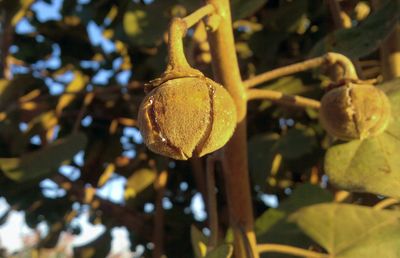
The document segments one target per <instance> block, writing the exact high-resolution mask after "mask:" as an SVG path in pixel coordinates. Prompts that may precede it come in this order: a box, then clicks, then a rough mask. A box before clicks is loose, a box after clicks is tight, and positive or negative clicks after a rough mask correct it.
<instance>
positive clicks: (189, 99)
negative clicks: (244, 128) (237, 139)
mask: <svg viewBox="0 0 400 258" xmlns="http://www.w3.org/2000/svg"><path fill="white" fill-rule="evenodd" d="M138 126H139V129H140V131H141V133H142V136H143V138H144V142H145V144H146V145H147V147H148V148H149V149H150V150H152V151H153V152H156V153H158V154H161V155H164V156H168V157H171V158H173V159H178V160H186V159H188V158H190V157H192V156H196V157H201V156H203V155H205V154H207V153H210V152H213V151H215V150H217V149H219V148H221V147H222V146H224V145H225V144H226V142H227V141H228V140H229V138H230V137H231V136H232V134H233V131H234V129H235V126H236V109H235V105H234V102H233V100H232V98H231V96H230V95H229V93H228V92H227V91H226V90H225V89H224V88H223V87H222V86H221V85H220V84H218V83H216V82H214V81H212V80H211V79H209V78H206V77H204V76H202V77H183V78H175V79H170V80H167V81H165V82H164V83H162V84H161V85H159V86H157V87H156V88H154V89H153V90H152V91H151V92H149V94H148V95H147V96H146V97H145V98H144V100H143V102H142V103H141V106H140V108H139V114H138Z"/></svg>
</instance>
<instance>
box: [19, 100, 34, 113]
mask: <svg viewBox="0 0 400 258" xmlns="http://www.w3.org/2000/svg"><path fill="white" fill-rule="evenodd" d="M36 107H37V104H36V103H35V102H26V103H22V104H21V109H23V110H28V111H30V110H34V109H35V108H36Z"/></svg>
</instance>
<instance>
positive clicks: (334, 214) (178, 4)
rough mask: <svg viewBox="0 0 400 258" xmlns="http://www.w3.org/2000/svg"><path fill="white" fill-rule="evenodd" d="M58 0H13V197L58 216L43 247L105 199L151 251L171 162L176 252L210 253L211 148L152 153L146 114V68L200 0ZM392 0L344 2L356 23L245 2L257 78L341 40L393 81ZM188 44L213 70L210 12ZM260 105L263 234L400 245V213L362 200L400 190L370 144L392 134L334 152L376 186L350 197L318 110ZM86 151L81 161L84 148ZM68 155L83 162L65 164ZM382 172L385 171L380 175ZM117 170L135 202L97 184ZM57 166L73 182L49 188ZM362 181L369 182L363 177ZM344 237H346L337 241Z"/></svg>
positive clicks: (252, 144)
mask: <svg viewBox="0 0 400 258" xmlns="http://www.w3.org/2000/svg"><path fill="white" fill-rule="evenodd" d="M51 2H52V0H37V1H34V0H19V1H11V0H4V1H0V20H1V21H0V22H1V33H2V38H1V56H2V58H1V64H0V65H1V67H0V71H1V74H2V79H1V80H0V169H1V172H2V173H1V174H0V195H1V196H3V197H5V199H6V200H7V202H8V203H9V204H10V206H11V209H14V210H21V211H25V219H26V222H27V223H28V225H29V226H30V227H32V228H36V227H37V225H38V224H39V223H40V222H42V221H44V222H45V223H47V224H48V225H49V227H50V230H49V234H48V236H45V237H44V238H43V239H41V240H40V242H39V243H38V245H37V248H39V249H46V248H47V249H48V248H53V247H55V246H56V244H57V240H58V237H59V235H60V233H61V232H62V231H69V232H73V233H79V229H78V228H75V227H73V226H71V223H70V222H71V219H72V218H73V217H75V216H77V215H79V213H80V212H82V211H81V210H80V209H76V208H73V204H74V203H75V202H78V203H81V204H85V205H88V206H89V207H90V213H91V218H90V220H91V222H92V223H102V224H104V225H105V226H106V227H107V228H108V229H111V228H112V227H115V226H125V227H127V229H128V230H129V233H130V240H131V244H132V245H131V246H132V248H133V249H134V248H135V246H137V245H139V244H141V245H143V246H144V247H145V251H144V256H145V257H148V256H150V255H151V251H152V249H153V247H152V245H150V244H149V242H151V241H152V240H153V230H154V223H153V221H154V217H155V213H156V210H154V209H150V210H149V209H145V207H146V205H148V204H155V202H156V199H157V195H158V194H160V191H159V190H157V189H156V188H155V187H154V185H155V180H156V179H157V178H158V176H159V175H160V173H161V171H164V170H167V171H168V175H169V177H168V181H167V185H166V188H165V191H164V192H162V194H163V204H164V212H165V237H164V243H165V244H164V247H165V253H166V255H167V256H168V257H177V258H179V257H189V256H190V255H191V254H193V255H195V254H196V255H197V256H198V257H200V256H201V255H202V252H201V246H202V243H205V242H206V241H207V240H206V237H205V236H204V235H203V233H202V232H201V231H202V230H203V229H205V228H206V227H207V221H204V220H201V219H198V218H196V217H195V216H194V214H193V210H191V209H190V204H191V202H192V198H193V196H194V195H195V194H196V193H200V194H203V195H204V189H205V188H204V181H205V178H204V171H203V170H204V164H203V163H204V161H203V160H202V159H201V160H192V161H189V162H182V161H174V160H168V159H166V158H164V157H160V156H157V155H155V154H153V153H151V152H149V151H148V150H147V149H146V148H145V146H144V145H143V143H142V140H141V138H140V135H139V133H138V130H137V127H136V120H135V119H136V115H137V112H138V106H139V104H140V101H141V99H142V98H143V96H144V92H143V84H144V82H147V81H149V80H151V79H153V78H156V77H157V76H159V75H160V73H161V72H162V71H163V69H164V68H165V64H166V45H165V32H166V28H167V25H168V21H169V20H170V19H171V17H173V16H184V15H186V14H188V13H190V12H192V11H194V10H195V9H196V8H198V7H199V6H201V4H202V3H201V1H198V0H185V1H183V0H168V1H164V0H154V1H139V0H133V1H132V0H101V1H93V0H92V1H90V0H87V1H82V0H81V1H78V0H64V1H62V5H61V8H60V15H59V17H58V18H56V19H41V18H40V15H39V14H38V13H39V12H40V8H36V7H35V6H37V5H38V3H40V4H46V3H47V4H50V3H51ZM382 2H383V3H382V4H381V8H374V7H373V5H372V3H370V2H369V1H357V0H345V1H341V6H342V8H343V11H344V13H345V14H346V17H347V19H348V20H349V21H350V24H351V25H352V28H351V29H338V28H336V27H335V25H334V22H333V19H332V15H331V13H330V12H329V8H328V7H327V5H326V2H325V1H323V0H295V1H285V0H269V1H267V0H233V1H231V5H232V10H233V20H234V22H233V25H234V30H235V31H234V34H235V38H236V49H237V54H238V57H239V65H240V69H241V72H242V77H243V78H248V77H250V76H252V75H255V74H257V73H261V72H264V71H266V70H270V69H272V68H276V67H280V66H284V65H288V64H292V63H295V62H298V61H301V60H304V59H307V58H309V57H312V56H317V55H321V54H323V53H325V52H327V51H337V52H341V53H343V54H346V55H348V56H349V57H350V58H353V59H359V64H360V66H361V70H362V71H363V75H364V79H370V78H378V79H379V78H380V79H381V73H382V70H381V69H382V67H381V66H380V63H379V61H378V59H379V51H378V48H379V46H380V44H381V42H382V40H383V39H384V38H385V37H386V36H387V35H388V34H389V33H390V31H391V30H392V29H393V28H394V26H395V24H396V23H398V21H399V14H400V9H399V3H398V1H397V0H393V1H382ZM20 23H26V24H28V25H29V26H28V25H27V26H28V27H29V30H28V31H18V30H17V29H16V28H18V24H20ZM90 27H97V28H98V29H99V30H100V31H101V33H102V35H101V37H102V40H101V41H95V40H93V39H92V38H91V37H90V35H89V31H90ZM185 45H186V55H187V57H188V60H189V62H190V63H191V64H192V65H193V66H194V67H196V68H199V69H200V70H202V71H203V72H204V73H205V74H207V75H208V76H209V77H212V71H211V66H210V59H211V56H210V53H209V48H210V47H209V45H208V43H207V40H206V31H205V27H204V26H203V25H202V24H200V25H199V26H196V27H195V28H194V29H192V30H190V32H189V36H188V37H187V38H186V39H185ZM328 74H329V71H324V70H321V71H319V72H305V73H300V74H298V75H294V76H288V77H283V78H280V79H278V80H276V81H273V82H271V83H267V84H264V85H260V86H259V87H260V88H262V89H274V90H278V91H281V92H284V93H287V94H298V95H304V96H307V97H310V98H315V99H319V98H320V97H321V96H322V94H323V93H324V90H325V89H324V88H325V87H326V86H327V85H328V83H329V79H328V76H327V75H328ZM388 85H389V86H388ZM398 86H399V81H394V82H391V84H386V85H384V86H382V87H383V88H385V87H386V88H385V89H387V90H388V91H390V90H391V91H392V93H391V95H390V96H391V99H392V100H393V101H392V103H394V104H393V107H392V108H393V110H395V112H394V119H395V122H393V126H392V127H391V128H392V129H391V130H392V131H393V132H395V135H396V136H398V137H399V138H397V139H396V140H393V138H385V139H383V141H385V143H384V144H383V148H386V149H387V148H390V150H389V151H390V154H389V155H387V157H389V159H393V158H391V157H392V156H393V155H395V153H398V151H397V150H398V149H399V145H398V144H399V143H398V140H399V139H400V135H398V133H397V132H400V131H399V130H398V123H397V114H398V112H397V110H398V107H397V106H398V104H397V105H395V104H396V103H400V102H399V101H396V99H397V98H398V96H399V94H398V93H397V92H396V90H397V88H398ZM248 108H249V111H248V139H249V165H250V176H251V181H252V188H251V189H252V195H253V203H254V212H255V216H256V217H257V220H256V228H255V230H256V234H257V237H258V241H259V242H265V243H280V244H287V245H293V246H298V247H303V248H310V247H311V248H313V249H314V250H317V251H326V252H329V253H330V254H332V255H333V256H332V257H340V258H344V257H397V256H398V253H399V252H400V250H399V246H400V245H399V241H400V233H399V230H398V229H399V220H398V219H399V215H400V213H399V212H398V211H397V210H396V209H395V210H391V211H381V210H375V209H372V208H369V207H364V206H361V205H373V204H375V203H377V202H378V201H379V200H380V199H381V198H382V197H381V196H377V195H374V194H381V195H389V196H394V197H399V196H400V192H399V191H400V190H399V189H400V188H399V187H398V184H399V176H398V173H399V171H400V170H399V169H398V168H399V166H400V164H399V163H398V161H394V160H393V161H389V162H392V163H391V169H392V171H391V173H387V174H385V175H377V174H375V173H377V171H378V170H379V166H380V165H379V160H380V159H379V158H376V157H377V155H378V156H379V155H380V154H381V153H385V151H386V150H381V149H379V147H377V148H378V149H374V146H372V147H371V146H369V145H375V144H377V143H374V142H373V141H376V139H373V140H370V142H364V143H357V142H350V143H336V145H334V147H333V148H330V149H329V150H328V153H327V161H326V164H327V166H326V167H325V168H328V169H329V173H330V175H329V176H330V177H332V178H335V181H337V182H338V183H339V185H340V186H341V187H344V188H346V189H350V190H360V189H362V190H366V191H368V192H372V193H374V194H367V193H355V194H353V195H350V196H349V197H348V198H347V199H346V202H348V203H353V204H340V203H337V201H336V202H335V196H336V200H337V196H338V190H337V188H335V187H334V186H332V185H331V182H330V180H329V178H328V177H327V176H326V175H325V171H324V167H323V164H324V156H325V153H326V151H327V149H328V148H329V146H330V145H331V144H332V139H331V138H330V137H329V136H328V135H326V133H325V132H324V131H323V130H322V128H321V127H320V125H319V123H318V119H317V113H316V112H315V111H313V110H311V109H310V110H308V109H307V110H300V109H297V108H293V107H286V106H276V105H272V104H271V103H270V102H268V101H257V102H251V103H249V106H248ZM384 137H389V136H387V135H386V136H385V135H384V136H382V138H384ZM395 138H396V137H395ZM360 144H361V145H362V146H361V147H359V148H360V149H361V148H363V150H364V151H361V150H360V151H356V154H354V155H356V156H353V155H348V153H350V152H351V151H352V150H349V149H352V148H356V147H354V145H357V146H358V145H360ZM381 147H382V146H381ZM371 149H373V150H374V151H372V150H371ZM77 153H80V155H81V159H77V158H74V156H75V154H77ZM82 154H83V155H82ZM357 155H358V156H357ZM379 157H380V156H379ZM387 157H386V158H387ZM351 158H353V159H358V160H361V161H363V160H364V161H365V160H368V163H367V164H365V166H364V167H361V166H359V163H357V162H355V163H354V162H353V161H351V160H350V161H348V163H351V164H353V166H351V165H346V164H347V163H344V161H343V159H351ZM369 161H371V162H369ZM374 161H376V162H375V163H374ZM352 162H353V163H352ZM343 166H345V167H343ZM63 168H64V169H63ZM65 168H68V171H72V172H71V173H65V172H63V171H65ZM217 172H218V171H217ZM374 174H375V177H374V178H373V179H371V178H370V177H369V175H374ZM117 177H124V178H126V185H125V188H124V191H125V194H124V200H123V201H122V202H120V203H118V202H112V201H109V200H107V199H104V198H102V197H99V196H96V195H95V190H96V189H99V188H101V187H102V186H103V185H105V184H106V183H107V182H109V181H110V180H114V179H115V178H117ZM353 177H354V178H353ZM366 177H367V178H369V179H368V180H369V181H368V180H367V179H365V178H366ZM382 178H383V179H382ZM44 179H49V180H52V181H53V182H55V183H56V186H55V187H56V188H61V189H64V192H62V194H59V195H56V196H48V195H46V194H45V189H44V187H43V184H41V182H43V180H44ZM381 179H382V181H381ZM354 182H358V183H359V184H361V186H360V185H358V186H357V187H354ZM371 182H374V183H373V184H372V185H371V184H370V183H371ZM217 183H218V186H219V189H220V191H219V192H218V209H219V214H220V222H221V225H220V227H221V232H226V230H227V229H228V221H227V217H228V216H227V215H226V214H227V213H226V212H227V207H226V200H225V197H224V191H223V190H224V188H223V187H224V186H223V182H222V179H221V177H220V176H218V174H217ZM354 188H356V189H354ZM339 193H340V192H339ZM270 195H274V196H276V197H277V200H278V202H279V206H278V207H271V203H270V202H268V201H266V199H267V198H266V197H268V196H270ZM320 203H324V204H320ZM355 204H357V205H355ZM158 212H159V211H158ZM7 214H8V213H6V215H5V216H4V217H3V218H2V219H1V222H3V223H4V221H5V220H6V217H7ZM191 228H192V229H191ZM368 228H373V230H369V231H368V230H367V229H368ZM203 232H207V231H206V230H203ZM350 233H351V234H350ZM191 236H192V241H190V239H191ZM110 238H111V237H110V231H109V230H106V232H105V233H104V234H103V235H101V236H100V237H99V238H98V239H96V240H95V241H94V242H92V243H89V244H88V245H86V246H83V247H80V248H76V249H74V256H76V257H105V256H106V254H107V253H108V252H109V248H110ZM227 238H228V239H229V235H228V236H227ZM333 239H335V240H337V241H334V244H332V241H333ZM192 242H193V245H192ZM377 246H379V248H377ZM383 246H384V247H383ZM100 247H101V248H100ZM384 250H385V251H384ZM215 252H216V253H215V254H214V256H211V255H209V256H207V257H221V254H222V253H223V254H224V255H225V256H227V255H229V253H230V252H231V251H230V249H229V246H226V245H221V246H220V247H219V248H218V249H216V250H215ZM218 252H221V253H218ZM383 252H384V253H383ZM270 257H288V256H287V255H286V256H284V255H276V256H270Z"/></svg>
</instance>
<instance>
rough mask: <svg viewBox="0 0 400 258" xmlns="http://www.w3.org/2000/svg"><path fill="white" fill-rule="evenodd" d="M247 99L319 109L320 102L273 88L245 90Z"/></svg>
mask: <svg viewBox="0 0 400 258" xmlns="http://www.w3.org/2000/svg"><path fill="white" fill-rule="evenodd" d="M247 99H248V100H254V99H265V100H270V101H272V102H275V103H279V104H284V105H291V106H296V107H304V108H307V107H310V108H315V109H319V108H320V106H321V103H320V102H319V101H317V100H314V99H309V98H305V97H301V96H292V95H286V94H283V93H282V92H279V91H274V90H260V89H250V90H247Z"/></svg>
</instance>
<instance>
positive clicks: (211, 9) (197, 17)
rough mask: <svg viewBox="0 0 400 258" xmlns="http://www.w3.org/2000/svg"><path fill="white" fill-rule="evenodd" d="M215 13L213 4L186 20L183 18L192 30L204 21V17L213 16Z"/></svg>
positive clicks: (192, 14)
mask: <svg viewBox="0 0 400 258" xmlns="http://www.w3.org/2000/svg"><path fill="white" fill-rule="evenodd" d="M214 11H215V7H214V6H213V5H212V4H206V5H204V6H202V7H200V8H199V9H197V10H196V11H194V12H193V13H191V14H189V15H188V16H186V17H185V18H182V20H183V21H184V22H185V23H186V26H187V28H190V27H192V26H193V25H195V24H196V23H198V22H199V21H201V19H203V18H204V17H206V16H208V15H210V14H212V13H213V12H214Z"/></svg>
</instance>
